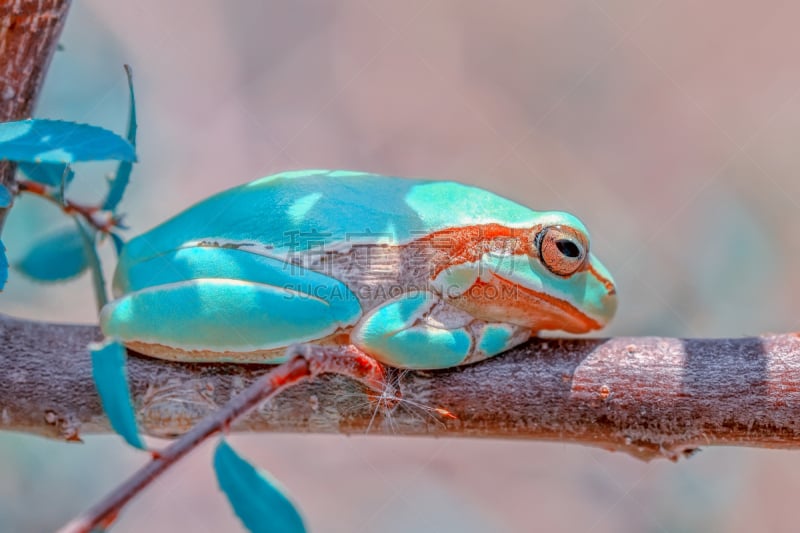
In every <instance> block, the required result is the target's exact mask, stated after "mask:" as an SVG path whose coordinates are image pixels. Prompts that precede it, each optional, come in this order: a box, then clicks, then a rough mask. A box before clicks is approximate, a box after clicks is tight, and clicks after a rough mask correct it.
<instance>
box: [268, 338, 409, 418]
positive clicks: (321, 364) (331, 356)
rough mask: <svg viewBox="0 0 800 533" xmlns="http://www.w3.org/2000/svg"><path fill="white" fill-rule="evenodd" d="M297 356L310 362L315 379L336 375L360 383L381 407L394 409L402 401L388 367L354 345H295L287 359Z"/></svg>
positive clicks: (285, 356)
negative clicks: (316, 377) (319, 376)
mask: <svg viewBox="0 0 800 533" xmlns="http://www.w3.org/2000/svg"><path fill="white" fill-rule="evenodd" d="M297 355H299V356H302V357H303V358H305V359H306V361H308V364H309V367H310V369H311V374H312V375H313V376H316V375H319V374H329V373H333V374H341V375H344V376H347V377H349V378H352V379H354V380H356V381H358V382H359V383H361V384H362V385H364V386H365V387H366V388H367V389H368V390H369V391H370V393H369V398H370V400H371V401H374V402H376V403H378V404H379V405H380V406H381V407H385V408H387V409H391V408H393V407H394V406H395V405H396V404H397V402H398V401H399V400H400V389H399V388H398V387H397V386H396V384H395V383H393V382H392V381H391V380H390V379H389V378H388V374H387V372H386V368H384V366H383V365H382V364H381V363H379V362H378V361H377V360H376V359H375V358H374V357H372V356H371V355H369V354H368V353H366V352H364V351H363V350H361V349H360V348H358V347H356V346H353V345H352V344H348V345H333V344H308V343H306V344H293V345H291V346H289V347H288V348H287V349H286V353H285V354H284V357H283V359H285V360H287V361H288V360H290V359H292V358H293V357H295V356H297Z"/></svg>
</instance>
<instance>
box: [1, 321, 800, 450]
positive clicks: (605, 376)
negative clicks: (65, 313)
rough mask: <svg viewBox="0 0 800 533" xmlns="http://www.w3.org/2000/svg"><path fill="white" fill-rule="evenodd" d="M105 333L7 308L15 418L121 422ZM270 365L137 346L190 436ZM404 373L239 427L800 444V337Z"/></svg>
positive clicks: (294, 400) (9, 411)
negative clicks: (395, 392) (383, 399)
mask: <svg viewBox="0 0 800 533" xmlns="http://www.w3.org/2000/svg"><path fill="white" fill-rule="evenodd" d="M98 337H99V331H98V329H97V328H96V327H93V326H71V325H57V324H48V323H40V322H33V321H25V320H18V319H15V318H11V317H7V316H2V315H0V339H1V340H2V349H1V350H0V383H3V384H4V387H2V388H0V429H7V430H15V431H25V432H32V433H37V434H40V435H45V436H50V437H57V438H63V439H67V440H75V439H78V438H79V436H80V435H81V434H84V433H98V432H107V431H110V428H109V425H108V421H107V420H106V418H105V415H104V414H103V410H102V408H101V406H100V401H99V399H98V397H97V395H96V392H95V390H94V384H93V382H92V377H91V376H92V370H91V360H90V356H89V353H88V352H87V350H86V345H87V344H88V343H89V342H90V341H92V340H95V339H96V338H98ZM268 369H269V367H268V366H259V365H235V364H181V363H172V362H167V361H161V360H158V359H152V358H148V357H144V356H138V355H136V354H132V356H131V357H130V359H129V363H128V375H129V380H130V383H131V393H132V396H133V399H134V403H135V405H136V409H137V416H138V420H139V423H140V426H141V428H142V431H144V432H145V433H146V434H149V435H153V436H159V437H172V436H176V435H179V434H182V433H184V432H186V431H188V430H189V428H191V427H192V426H193V425H194V424H196V423H197V422H198V421H200V420H201V419H202V418H203V417H205V416H206V415H208V414H209V413H211V412H212V411H215V410H216V409H218V408H219V407H221V406H222V405H224V404H225V403H227V402H228V400H229V399H230V398H231V397H232V396H234V395H236V394H237V393H238V392H240V391H242V390H243V389H244V388H245V387H247V386H248V385H249V384H250V383H252V382H253V381H254V380H255V379H257V378H258V377H259V376H260V375H262V374H263V373H264V372H265V371H267V370H268ZM395 377H396V379H397V387H398V388H399V389H400V392H401V393H402V397H403V401H401V402H400V403H399V404H398V405H397V406H396V407H395V408H394V410H392V411H391V412H384V411H382V410H380V409H376V407H377V405H376V404H375V401H374V399H373V400H371V399H370V396H369V393H368V391H367V390H365V389H364V388H363V387H362V386H361V385H360V384H358V383H356V382H354V381H351V380H350V379H348V378H345V377H342V376H330V375H326V376H321V377H319V378H318V379H316V380H314V381H313V382H310V383H304V384H301V385H298V386H296V387H293V388H291V389H289V390H287V391H285V392H284V393H283V394H281V395H280V396H278V397H276V398H274V399H272V400H270V401H269V402H267V403H266V404H264V405H263V406H261V407H260V408H259V409H257V410H255V411H253V412H252V413H251V414H250V415H248V416H247V417H246V418H244V419H242V420H241V421H240V422H239V423H237V424H236V425H234V427H233V428H232V429H233V430H241V431H282V432H317V433H346V434H350V433H365V432H367V433H370V434H393V435H427V436H462V437H494V438H525V439H537V440H554V441H562V442H575V443H580V444H588V445H592V446H598V447H602V448H606V449H609V450H617V451H624V452H627V453H629V454H631V455H633V456H635V457H638V458H640V459H645V460H649V459H653V458H656V457H667V458H671V459H677V458H678V457H679V456H680V455H682V454H687V453H690V452H691V451H692V450H694V449H696V448H697V447H698V446H702V445H741V446H759V447H771V448H796V447H800V335H798V334H783V335H764V336H760V337H746V338H741V339H695V340H685V339H673V338H659V337H618V338H613V339H534V340H531V341H530V342H528V343H526V344H524V345H522V346H519V347H517V348H514V349H512V350H510V351H508V352H507V353H505V354H503V355H501V356H498V357H495V358H493V359H490V360H488V361H484V362H482V363H478V364H474V365H469V366H465V367H460V368H455V369H451V370H443V371H435V372H398V373H397V375H396V376H395ZM423 406H424V407H423ZM437 408H441V409H444V410H446V411H444V412H443V413H445V414H444V415H443V414H442V413H437V412H436V411H434V409H437ZM447 412H449V413H452V414H453V415H454V416H455V417H456V418H450V417H449V416H447V414H446V413H447Z"/></svg>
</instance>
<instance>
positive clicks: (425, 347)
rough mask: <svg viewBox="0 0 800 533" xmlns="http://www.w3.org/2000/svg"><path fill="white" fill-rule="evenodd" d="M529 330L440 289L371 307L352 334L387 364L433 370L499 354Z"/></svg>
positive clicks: (513, 344) (364, 347)
mask: <svg viewBox="0 0 800 533" xmlns="http://www.w3.org/2000/svg"><path fill="white" fill-rule="evenodd" d="M530 335H531V331H530V330H529V329H527V328H524V327H522V326H517V325H514V324H506V323H500V322H486V321H484V320H480V319H477V318H475V317H473V316H472V315H470V314H469V313H467V312H466V311H463V310H461V309H458V308H457V307H455V306H453V305H452V304H450V303H448V302H447V301H446V300H445V299H443V298H442V297H441V296H439V295H438V294H435V293H433V292H430V291H423V292H414V293H408V294H404V295H402V296H400V297H398V298H396V299H394V300H391V301H389V302H387V303H385V304H384V305H382V306H381V307H378V308H376V309H374V310H372V311H371V312H370V313H369V314H368V315H366V316H365V317H364V318H363V319H362V321H361V322H360V323H359V324H357V325H356V327H355V328H354V330H353V331H352V332H351V334H350V339H351V341H352V342H353V344H355V345H356V346H358V347H359V348H361V349H362V350H364V351H366V352H369V353H370V354H372V355H373V356H374V357H375V358H376V359H378V360H379V361H381V362H382V363H385V364H387V365H390V366H393V367H398V368H409V369H418V370H434V369H439V368H450V367H454V366H458V365H463V364H469V363H474V362H476V361H480V360H482V359H486V358H487V357H491V356H493V355H497V354H498V353H500V352H503V351H505V350H507V349H509V348H511V347H513V346H516V345H517V344H520V343H521V342H524V341H525V340H527V339H528V338H529V337H530Z"/></svg>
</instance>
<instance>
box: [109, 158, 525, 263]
mask: <svg viewBox="0 0 800 533" xmlns="http://www.w3.org/2000/svg"><path fill="white" fill-rule="evenodd" d="M535 215H536V213H535V212H534V211H532V210H530V209H528V208H526V207H524V206H521V205H519V204H517V203H515V202H512V201H511V200H508V199H506V198H503V197H501V196H498V195H496V194H493V193H491V192H488V191H486V190H483V189H479V188H477V187H471V186H468V185H463V184H460V183H455V182H440V181H427V180H414V179H406V178H397V177H389V176H381V175H377V174H368V173H363V172H350V171H329V170H305V171H297V172H284V173H281V174H275V175H273V176H268V177H266V178H262V179H259V180H256V181H253V182H251V183H247V184H245V185H241V186H239V187H235V188H233V189H230V190H227V191H224V192H222V193H219V194H217V195H215V196H212V197H211V198H209V199H207V200H205V201H203V202H201V203H199V204H197V205H195V206H193V207H191V208H189V209H187V210H186V211H184V212H182V213H180V214H178V215H177V216H175V217H174V218H172V219H170V220H168V221H166V222H164V223H163V224H161V225H159V226H157V227H155V228H153V229H152V230H150V231H148V232H147V233H144V234H143V235H141V236H139V237H137V238H135V239H133V240H131V241H130V242H129V243H128V245H127V246H126V247H125V252H124V254H125V262H126V263H127V264H130V263H135V262H138V261H141V260H144V259H147V258H149V257H152V256H154V255H158V254H160V253H164V252H166V251H169V250H174V249H177V248H181V247H183V246H186V245H187V244H190V243H197V242H198V241H209V242H210V243H215V244H217V245H220V246H225V245H238V244H258V245H259V246H264V247H267V248H270V249H273V250H274V251H275V253H280V251H281V250H286V249H288V248H290V247H294V249H295V250H299V249H304V248H305V246H306V245H316V246H319V243H320V242H323V241H324V243H325V245H331V244H335V243H337V242H344V241H350V240H351V239H358V238H363V237H364V236H365V234H376V235H375V239H376V240H378V241H379V242H385V243H389V244H403V243H406V242H409V241H410V240H412V239H414V238H417V237H419V236H421V235H424V234H427V233H430V232H433V231H437V230H440V229H444V228H448V227H454V226H463V225H471V224H485V223H501V224H503V225H506V226H509V225H510V226H516V227H525V226H530V225H532V224H533V222H534V219H535ZM223 221H224V223H223Z"/></svg>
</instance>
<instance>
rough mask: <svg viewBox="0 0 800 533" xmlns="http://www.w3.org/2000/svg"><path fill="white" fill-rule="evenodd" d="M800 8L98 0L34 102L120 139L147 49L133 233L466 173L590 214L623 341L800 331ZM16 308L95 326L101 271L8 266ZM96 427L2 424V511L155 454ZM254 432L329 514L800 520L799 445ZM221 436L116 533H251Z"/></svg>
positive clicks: (29, 516)
mask: <svg viewBox="0 0 800 533" xmlns="http://www.w3.org/2000/svg"><path fill="white" fill-rule="evenodd" d="M799 17H800V5H798V4H796V3H791V2H769V3H766V4H763V5H759V3H756V2H738V1H733V2H731V1H728V2H725V1H722V0H713V1H708V2H703V3H698V2H690V1H687V0H681V1H672V2H660V1H650V0H646V1H627V2H626V1H622V0H613V1H604V2H599V1H597V2H595V1H592V0H565V1H563V2H558V3H556V2H548V3H544V2H536V3H533V2H511V1H505V0H501V1H499V2H472V1H464V0H410V1H406V2H393V1H391V0H347V1H341V2H330V1H325V0H317V1H311V0H286V1H270V2H257V1H240V2H235V3H234V2H223V1H194V2H191V3H190V2H158V1H156V0H140V1H138V2H122V1H119V0H114V1H101V0H84V1H81V2H75V3H74V5H73V6H72V8H71V12H70V14H69V18H68V21H67V26H66V30H65V32H64V35H63V38H62V44H63V47H64V48H63V50H62V51H60V52H57V54H56V57H55V59H54V61H53V64H52V66H51V68H50V72H49V75H48V77H47V82H46V86H45V90H44V93H43V96H42V98H41V101H40V103H39V106H38V111H37V115H38V116H39V117H47V118H62V119H67V120H74V121H82V122H90V123H93V124H99V125H103V126H106V127H108V128H111V129H113V130H115V131H117V132H123V131H124V128H125V120H126V113H127V89H126V85H125V77H124V74H123V70H122V64H123V63H129V64H131V65H132V66H133V69H134V77H135V85H136V91H137V100H138V109H139V126H140V129H139V150H138V151H139V155H140V160H141V163H140V164H139V165H138V166H137V167H136V168H135V169H134V176H133V181H132V183H131V187H130V189H129V193H128V194H127V196H126V200H125V202H124V206H123V207H124V209H123V210H124V211H125V212H127V213H128V216H127V219H126V221H127V223H128V224H129V225H130V227H131V231H130V233H129V235H134V234H136V233H139V232H140V231H143V230H145V229H148V228H149V227H151V226H153V225H155V224H157V223H158V222H160V221H162V220H163V219H165V218H167V217H168V216H170V215H172V214H174V213H176V212H178V211H179V210H180V209H182V208H184V207H186V206H189V205H191V204H193V203H194V202H196V201H197V200H199V199H201V198H203V197H206V196H208V195H209V194H211V193H214V192H217V191H220V190H222V189H225V188H228V187H231V186H233V185H236V184H239V183H242V182H245V181H249V180H251V179H254V178H257V177H260V176H264V175H267V174H270V173H274V172H277V171H280V170H286V169H299V168H315V167H322V168H343V169H358V170H366V171H372V172H378V173H382V174H390V175H399V176H408V177H429V178H437V179H454V180H460V181H463V182H467V183H471V184H476V185H480V186H483V187H486V188H489V189H492V190H493V191H495V192H497V193H500V194H503V195H505V196H508V197H511V198H513V199H515V200H517V201H519V202H521V203H524V204H527V205H530V206H531V207H533V208H535V209H563V210H568V211H571V212H573V213H576V214H578V215H579V216H580V217H581V218H582V219H583V220H584V222H586V224H587V225H588V227H589V228H590V230H591V232H592V239H593V249H594V252H595V253H596V254H597V255H598V256H599V257H600V258H601V259H602V261H603V262H604V263H605V264H606V266H608V268H609V269H610V270H611V272H612V273H614V276H615V278H616V281H617V284H618V290H619V295H620V296H619V297H620V310H619V314H618V317H617V319H616V320H615V322H614V324H613V326H612V327H610V328H609V329H608V330H607V331H606V332H605V333H606V334H608V335H622V334H625V335H671V336H684V337H686V336H741V335H749V334H757V333H762V332H769V331H774V332H779V331H789V330H797V329H800V324H799V322H800V298H798V297H797V295H798V291H800V276H798V275H797V272H798V268H800V237H798V236H797V234H796V228H798V227H800V179H798V171H800V156H798V143H799V142H800V141H799V139H800V65H798V61H797V58H798V50H799V49H800V33H798V32H797V20H798V19H799ZM110 168H111V167H109V166H103V165H98V164H92V165H88V164H87V165H84V166H82V167H80V168H78V178H77V179H76V186H74V187H73V192H74V195H75V196H76V197H80V198H82V199H83V200H85V201H91V200H94V199H99V198H100V197H101V196H102V194H103V191H104V186H103V184H102V180H103V179H104V174H105V173H107V172H108V171H109V170H110ZM266 220H267V219H266V218H265V222H266ZM61 224H64V220H63V218H62V216H61V215H60V213H58V212H56V211H55V210H54V209H53V208H52V207H51V206H49V205H43V204H42V203H41V202H37V201H35V199H23V200H21V201H20V202H19V204H18V207H16V208H15V209H14V211H13V212H12V215H11V218H10V219H9V221H8V223H7V226H6V232H5V235H4V240H6V243H7V246H8V248H9V254H10V256H11V257H12V259H13V258H14V257H19V256H20V255H21V253H22V252H23V251H24V250H25V248H26V246H27V245H28V243H29V242H30V241H31V239H32V238H34V237H35V236H36V235H38V234H39V233H43V232H44V231H46V229H47V228H48V227H50V228H52V227H56V226H58V225H61ZM106 266H107V267H108V269H109V271H110V270H111V268H113V256H112V255H111V254H109V255H108V256H107V261H106ZM0 311H2V312H5V313H11V314H14V315H16V316H23V317H30V318H37V319H41V320H51V321H60V322H83V323H90V322H95V320H96V314H95V310H94V303H93V297H92V293H91V286H90V282H89V280H88V277H87V276H84V277H82V278H80V279H78V280H76V281H73V282H71V283H68V284H63V285H54V286H40V285H36V284H33V283H30V282H28V281H27V280H25V279H24V278H22V277H21V276H20V275H18V274H15V273H13V272H12V275H11V278H10V280H9V283H8V285H7V289H6V292H5V293H4V294H3V296H2V298H0ZM85 441H86V442H85V444H83V445H69V444H63V443H57V442H50V441H46V440H44V439H40V438H37V437H31V436H25V435H14V434H2V435H0V472H2V475H0V529H2V530H3V531H47V530H51V529H53V528H55V527H56V526H57V525H59V524H60V523H62V522H63V521H65V520H66V519H67V518H68V517H70V516H71V515H73V514H74V513H76V512H78V511H80V510H82V509H84V508H85V507H87V506H88V505H90V504H91V503H93V502H95V501H96V500H97V499H98V498H99V497H100V496H101V495H102V494H104V493H105V492H106V491H108V490H109V489H110V488H111V487H112V486H114V485H116V484H117V483H118V482H119V481H121V480H122V479H123V478H124V477H125V476H127V475H128V474H129V473H130V472H132V471H133V470H134V469H135V468H136V467H137V466H139V465H140V464H142V463H143V462H144V461H145V460H146V457H144V455H143V454H141V453H139V452H136V451H133V450H131V449H130V448H128V447H126V446H125V445H124V444H122V442H121V439H119V438H117V437H114V436H88V437H86V438H85ZM232 441H233V443H234V445H235V446H236V447H237V449H238V450H239V451H240V452H241V453H242V454H243V455H246V456H247V457H248V458H250V459H252V460H253V462H255V463H257V464H258V465H261V466H263V467H265V468H267V469H269V470H270V471H271V472H273V473H274V474H275V475H276V476H277V477H278V478H279V479H280V480H281V481H282V482H283V484H284V485H285V486H287V487H288V488H289V490H290V491H291V493H292V494H293V495H294V498H295V499H296V501H297V502H298V503H299V504H300V506H301V508H302V510H303V513H304V514H305V516H306V518H307V521H308V524H309V526H310V529H311V531H313V532H372V531H376V532H384V531H385V532H401V531H459V532H479V531H508V532H517V531H533V530H540V531H587V530H591V531H593V532H595V533H600V532H651V531H652V532H669V533H676V532H690V531H733V532H738V531H752V530H758V531H796V529H797V526H796V524H797V516H796V511H795V509H796V507H797V506H796V504H795V500H796V495H797V494H798V491H800V475H798V472H800V455H798V454H797V453H792V452H786V451H769V450H748V449H734V448H708V449H705V450H703V451H702V453H700V454H698V455H697V456H695V457H693V458H691V459H690V460H684V461H681V462H679V463H677V464H673V463H670V462H668V461H666V460H663V461H655V462H652V463H649V464H645V463H641V462H639V461H637V460H635V459H631V458H629V457H627V456H624V455H619V454H611V453H608V452H604V451H600V450H594V449H591V448H584V447H579V446H574V445H563V444H542V443H536V442H511V441H490V440H485V441H478V440H458V439H438V440H434V439H420V438H413V439H412V438H402V437H393V438H386V437H381V438H376V437H363V436H354V437H344V436H313V435H312V436H309V435H271V434H262V435H238V436H234V437H233V438H232ZM210 452H211V450H210V447H208V446H206V447H203V448H202V449H200V450H198V451H196V452H195V453H194V454H193V455H192V456H191V457H190V458H189V459H188V460H186V461H183V462H182V463H181V464H180V465H179V466H178V467H177V468H176V469H174V470H173V471H171V472H170V473H169V474H167V475H166V476H164V477H163V478H162V479H161V480H159V481H158V482H157V483H156V484H155V486H153V487H152V488H151V489H150V490H148V491H147V492H146V493H145V494H144V495H143V496H142V497H140V498H138V499H136V500H135V502H134V503H133V504H132V505H130V506H129V507H128V508H127V509H126V511H125V512H124V514H123V515H122V516H121V519H120V521H119V522H118V524H117V526H116V527H115V529H114V531H116V532H127V531H142V530H148V531H175V530H191V531H223V530H229V531H232V530H236V529H237V528H238V527H240V524H239V523H238V521H237V520H236V518H235V517H234V516H233V514H232V512H231V511H230V510H229V508H228V506H227V503H226V501H225V500H224V497H223V496H222V494H221V493H219V492H218V491H217V488H216V483H215V481H214V479H213V473H212V470H211V466H210V463H211V461H210Z"/></svg>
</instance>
